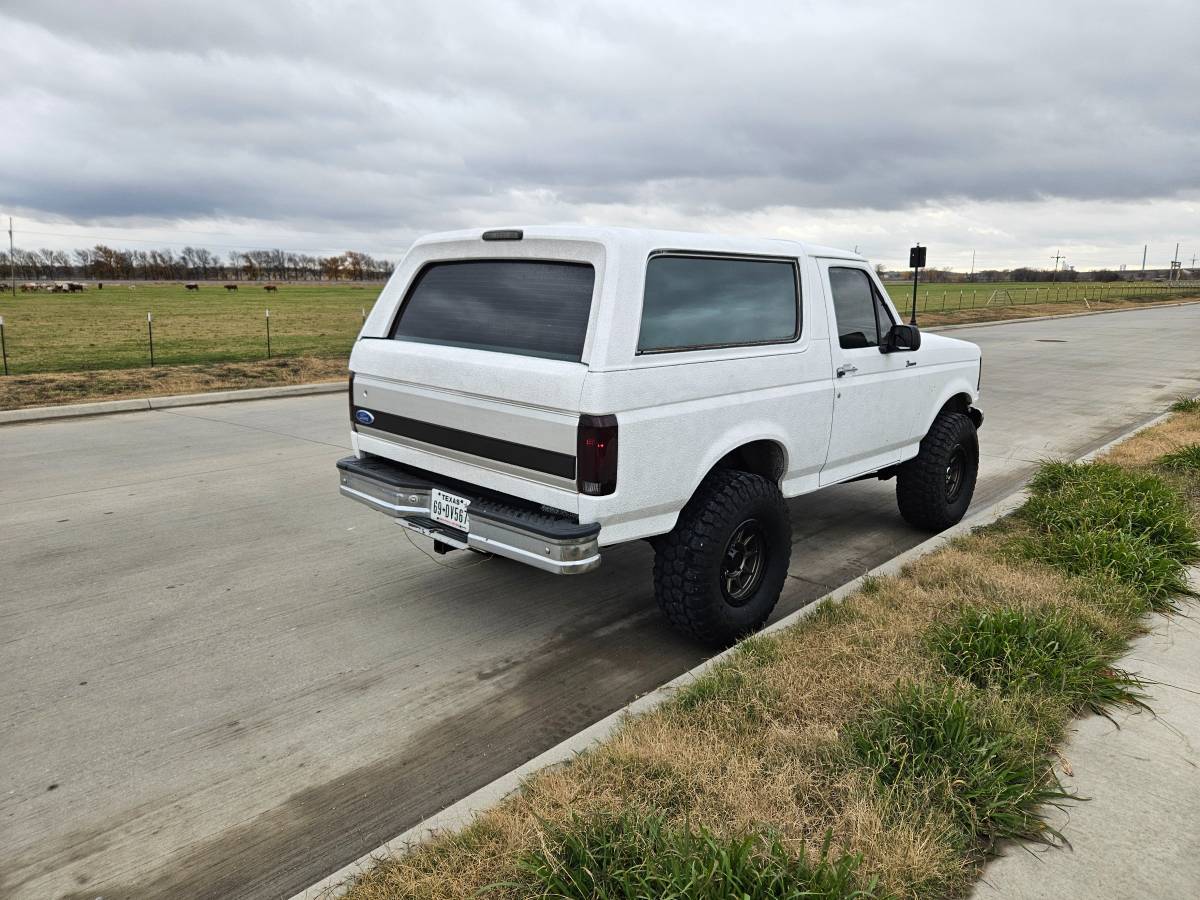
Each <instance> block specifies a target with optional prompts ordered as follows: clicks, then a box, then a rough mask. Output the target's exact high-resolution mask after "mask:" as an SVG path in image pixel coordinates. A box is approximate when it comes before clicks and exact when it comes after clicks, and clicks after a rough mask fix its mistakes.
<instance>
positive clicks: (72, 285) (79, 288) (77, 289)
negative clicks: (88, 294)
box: [67, 281, 83, 294]
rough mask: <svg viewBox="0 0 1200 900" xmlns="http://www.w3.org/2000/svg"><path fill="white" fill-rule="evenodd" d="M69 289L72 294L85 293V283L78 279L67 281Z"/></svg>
mask: <svg viewBox="0 0 1200 900" xmlns="http://www.w3.org/2000/svg"><path fill="white" fill-rule="evenodd" d="M67 290H68V291H70V292H71V293H72V294H80V293H83V285H82V284H80V283H79V282H78V281H68V282H67Z"/></svg>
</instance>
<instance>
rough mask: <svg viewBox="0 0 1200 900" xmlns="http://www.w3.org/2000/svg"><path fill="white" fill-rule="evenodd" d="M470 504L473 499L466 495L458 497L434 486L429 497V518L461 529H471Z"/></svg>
mask: <svg viewBox="0 0 1200 900" xmlns="http://www.w3.org/2000/svg"><path fill="white" fill-rule="evenodd" d="M470 505H471V501H470V500H468V499H466V498H465V497H456V496H454V494H447V493H446V492H445V491H439V490H438V489H437V488H434V489H433V493H432V495H431V496H430V498H429V518H431V519H433V521H435V522H440V523H441V524H443V525H449V526H450V527H451V528H457V529H458V530H459V531H470V530H471V519H470V517H469V516H468V515H467V507H468V506H470Z"/></svg>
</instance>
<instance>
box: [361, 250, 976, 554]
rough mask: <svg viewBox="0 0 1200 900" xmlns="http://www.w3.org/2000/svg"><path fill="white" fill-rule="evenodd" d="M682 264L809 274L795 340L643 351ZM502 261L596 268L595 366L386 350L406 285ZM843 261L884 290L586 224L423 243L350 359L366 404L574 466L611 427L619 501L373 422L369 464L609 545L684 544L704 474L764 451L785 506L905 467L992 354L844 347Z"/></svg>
mask: <svg viewBox="0 0 1200 900" xmlns="http://www.w3.org/2000/svg"><path fill="white" fill-rule="evenodd" d="M671 250H678V251H688V252H690V253H696V254H706V253H711V254H720V255H739V256H756V257H757V256H765V257H771V258H773V259H779V258H784V259H786V260H795V262H796V265H797V266H798V269H799V277H800V298H801V299H800V302H801V330H800V336H799V338H798V339H796V340H794V341H787V342H780V343H771V344H762V345H755V346H741V347H724V348H712V349H699V350H683V351H677V352H657V353H647V354H641V355H639V354H638V352H637V342H638V333H639V327H640V322H641V308H642V297H643V290H644V287H645V277H646V263H647V259H648V258H649V257H650V256H651V255H652V254H654V253H656V252H661V251H671ZM491 258H497V259H531V260H552V261H554V260H561V261H571V262H586V263H589V264H591V265H592V266H593V268H594V270H595V287H594V293H593V298H592V306H591V312H590V318H589V320H588V321H589V324H588V330H587V336H586V339H585V342H584V346H583V353H582V360H581V361H579V362H563V361H559V360H549V359H541V358H533V357H527V356H520V355H514V354H508V353H499V352H491V351H485V350H475V349H464V348H460V347H448V346H441V345H433V344H423V343H414V342H410V341H399V340H391V339H389V338H388V335H389V334H390V333H391V328H392V323H393V321H394V320H395V318H396V315H397V312H398V311H399V308H400V306H401V304H402V302H403V300H404V297H405V295H406V291H407V289H408V286H409V285H410V283H411V282H412V280H413V278H414V277H415V276H416V275H417V274H418V273H419V272H420V271H421V270H422V268H423V267H424V266H425V265H426V264H428V263H430V262H435V261H453V260H472V259H491ZM831 261H835V262H836V263H837V265H839V266H849V267H855V268H858V267H861V268H863V269H864V270H865V271H867V272H868V273H869V274H870V277H871V278H872V279H873V280H875V275H874V273H873V272H871V271H870V267H869V266H868V265H867V263H866V261H865V260H864V259H863V258H862V257H860V256H857V255H856V254H853V253H844V252H840V251H835V250H829V249H827V248H819V247H812V246H810V245H806V244H803V243H800V242H796V241H783V240H760V239H749V238H729V237H721V236H716V235H698V234H685V233H678V232H656V231H642V230H631V229H609V228H587V227H537V228H526V229H524V238H523V239H522V240H515V241H483V240H481V239H480V232H479V231H470V232H456V233H451V234H442V235H433V236H431V237H428V238H424V239H422V240H420V241H418V242H417V243H416V244H415V245H414V246H413V248H412V249H411V250H410V251H409V253H408V254H407V256H406V257H405V259H404V260H403V262H402V263H401V265H400V266H399V267H398V268H397V270H396V272H395V274H394V275H393V277H392V279H391V281H390V282H389V283H388V285H387V287H386V288H385V289H384V291H383V292H382V293H381V295H380V297H379V300H378V301H377V303H376V305H375V307H374V309H373V310H372V312H371V315H370V317H369V318H368V319H367V321H366V323H365V324H364V326H363V330H362V334H361V335H360V340H359V341H358V342H357V343H356V345H355V348H354V351H353V354H352V356H351V360H350V368H351V370H352V371H353V372H354V373H355V396H354V399H353V402H354V403H355V404H357V405H360V406H364V407H369V408H370V409H372V410H375V411H378V412H383V413H387V414H390V415H392V416H400V417H403V418H404V419H405V420H413V421H416V422H418V423H422V426H424V425H429V426H435V427H439V428H443V429H453V430H454V431H455V432H456V433H462V434H465V435H468V436H471V435H482V436H485V437H486V438H488V439H494V440H496V441H501V442H505V444H504V446H506V447H507V446H508V445H514V446H517V445H519V447H518V450H520V451H523V450H524V449H528V448H532V450H533V451H534V452H539V453H540V452H546V453H550V454H557V455H558V456H557V457H556V458H562V457H568V456H573V454H574V452H575V441H576V429H577V425H578V421H579V416H580V414H592V415H597V416H600V415H614V416H616V419H617V422H618V434H619V437H618V469H617V482H616V490H615V492H613V493H611V494H609V495H607V496H589V495H586V494H581V493H578V492H577V491H576V489H575V483H574V478H573V477H568V476H567V475H565V474H563V473H561V472H560V473H559V474H550V473H547V472H546V471H538V470H535V469H530V468H525V467H524V466H523V465H521V464H520V462H521V460H520V459H518V461H517V462H513V459H512V458H509V459H506V460H500V459H497V458H490V459H489V458H484V457H481V456H478V455H476V454H474V453H473V452H470V451H469V450H463V449H461V446H462V445H460V446H459V448H457V449H455V448H450V447H448V446H445V443H447V442H441V443H439V442H438V441H437V440H434V441H427V440H421V439H417V438H414V437H411V436H406V437H397V436H395V435H393V434H388V433H387V432H385V431H380V430H377V429H373V428H371V427H365V426H362V425H360V426H358V429H359V430H358V431H357V432H356V434H355V435H354V448H355V451H356V453H358V454H359V455H360V456H361V455H363V454H372V455H376V456H382V457H386V458H389V459H393V460H396V461H398V462H402V463H406V464H408V465H411V466H415V467H417V468H420V469H423V470H425V471H427V472H430V473H433V474H435V475H440V476H442V477H446V478H452V479H457V480H459V481H463V482H466V483H469V484H474V485H478V486H480V487H483V488H487V489H490V490H493V491H499V492H501V493H503V494H508V495H511V496H513V497H517V498H521V499H523V500H529V501H533V502H535V503H539V504H544V505H547V506H551V507H554V508H556V509H560V510H565V511H566V512H568V513H572V514H575V515H577V516H578V518H579V521H580V522H581V523H590V522H598V523H599V524H600V526H601V530H600V536H599V543H600V544H601V545H611V544H615V543H620V542H623V541H628V540H634V539H638V538H644V537H650V536H653V535H656V534H662V533H665V532H667V531H669V530H671V528H672V527H673V526H674V524H675V521H676V519H677V517H678V514H679V512H680V510H681V509H682V508H683V506H684V504H686V502H687V501H688V499H689V498H690V497H691V496H692V494H693V492H694V491H695V490H696V487H697V486H698V485H699V484H700V482H701V481H702V480H703V479H704V477H705V475H706V474H707V473H708V472H709V471H711V469H712V468H713V467H714V466H715V465H716V464H717V463H718V462H719V461H720V460H721V459H722V458H723V457H725V456H726V455H727V454H729V453H731V452H732V451H735V450H737V449H738V448H739V447H742V446H744V445H746V444H749V443H751V442H755V441H769V442H772V443H773V444H774V445H775V446H776V447H777V448H778V451H779V452H780V454H781V457H782V466H781V468H780V470H779V472H778V480H779V484H780V487H781V490H782V491H783V493H784V495H785V496H795V495H798V494H803V493H806V492H808V491H812V490H816V489H817V488H818V487H822V486H824V485H827V484H833V483H836V482H839V481H844V480H847V479H849V478H854V477H856V476H860V475H863V474H868V473H872V472H875V471H877V470H879V469H881V468H885V467H887V466H891V465H894V464H896V463H899V462H901V461H903V460H905V459H908V458H910V457H912V456H914V455H915V454H916V452H917V449H918V445H919V442H920V440H921V437H922V436H923V435H924V434H925V432H926V430H927V429H928V427H929V425H930V424H931V423H932V421H933V419H934V417H935V416H936V415H937V413H938V411H939V410H940V409H941V408H942V406H943V405H944V404H945V403H946V402H947V401H949V400H951V399H952V398H956V397H959V398H963V399H965V401H966V402H968V403H974V402H975V400H976V392H977V384H978V373H979V350H978V348H977V347H975V345H973V344H969V343H967V342H964V341H957V340H952V339H949V338H944V337H938V336H934V335H925V336H924V337H923V341H922V346H921V347H920V349H919V350H917V351H913V352H895V353H881V352H880V351H879V349H878V348H877V347H865V348H861V349H842V348H841V347H840V346H839V343H838V339H837V336H836V335H837V329H836V313H835V309H834V305H833V300H832V297H831V291H830V286H829V281H828V278H827V274H826V271H827V268H828V266H829V264H830V262H831ZM876 285H877V287H878V290H879V291H880V293H881V294H882V296H883V297H884V298H886V296H887V295H886V292H884V291H883V289H882V286H881V285H878V284H877V280H876ZM889 309H890V310H891V314H892V316H893V318H894V319H895V320H896V321H902V319H901V318H900V317H899V316H898V315H897V314H896V312H895V310H894V309H892V308H891V307H890V304H889ZM846 364H849V365H852V366H853V367H854V369H855V371H853V372H850V373H848V374H846V375H844V376H842V377H838V376H837V375H836V370H837V369H838V367H839V366H843V365H846ZM514 458H516V457H514Z"/></svg>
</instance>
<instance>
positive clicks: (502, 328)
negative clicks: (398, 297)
mask: <svg viewBox="0 0 1200 900" xmlns="http://www.w3.org/2000/svg"><path fill="white" fill-rule="evenodd" d="M595 282H596V271H595V269H594V268H593V267H592V266H591V265H590V264H588V263H572V262H551V261H538V260H523V259H499V260H456V261H453V262H436V263H430V264H428V265H427V266H425V268H423V269H422V270H421V271H420V273H419V274H418V275H417V277H416V279H415V280H414V281H413V284H412V286H411V287H410V288H409V290H408V294H407V295H406V296H405V298H404V303H403V304H402V305H401V307H400V312H399V314H398V315H397V317H396V322H395V324H394V325H393V326H392V332H391V337H392V339H393V340H402V341H416V342H418V343H424V344H441V345H444V346H447V347H466V348H469V349H473V350H491V351H493V352H496V353H513V354H517V355H520V356H537V357H542V358H545V359H562V360H570V361H574V362H578V361H580V359H582V357H583V342H584V339H585V338H586V337H587V326H588V317H589V316H590V314H591V308H592V290H593V287H594V286H595Z"/></svg>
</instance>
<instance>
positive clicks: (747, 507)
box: [654, 469, 792, 646]
mask: <svg viewBox="0 0 1200 900" xmlns="http://www.w3.org/2000/svg"><path fill="white" fill-rule="evenodd" d="M791 552H792V525H791V520H790V519H789V518H788V512H787V506H786V505H785V503H784V501H783V495H782V494H780V492H779V487H778V486H777V485H776V484H774V483H773V482H771V481H768V480H767V479H766V478H763V477H761V476H759V475H751V474H750V473H748V472H740V471H736V470H733V469H718V470H717V471H716V472H713V473H712V474H711V475H709V476H708V478H706V479H705V481H704V483H703V484H702V485H701V486H700V488H699V490H697V491H696V495H695V496H694V497H692V499H691V500H690V501H688V504H687V506H685V507H684V508H683V511H682V512H681V513H680V514H679V521H678V523H677V524H676V525H675V528H674V530H673V531H671V533H670V534H667V535H664V536H663V537H662V538H660V539H659V540H658V541H657V542H656V544H655V556H654V593H655V596H656V598H657V599H658V604H659V606H660V607H662V610H663V612H664V613H665V614H666V616H667V618H668V619H669V620H670V621H671V624H672V625H674V626H675V627H676V628H678V629H680V630H681V631H683V632H685V633H686V634H689V635H691V636H692V637H694V638H696V639H698V640H700V641H703V642H704V643H706V644H711V645H714V646H726V645H728V644H730V643H732V642H734V641H736V640H737V639H738V638H740V637H742V636H743V635H746V634H749V633H750V632H752V631H755V630H757V629H759V628H761V627H762V626H763V624H765V623H766V621H767V618H768V617H769V616H770V615H771V612H772V610H774V609H775V604H776V603H777V602H778V601H779V592H780V591H781V590H782V588H783V581H784V579H785V578H786V577H787V569H788V562H789V560H790V559H791Z"/></svg>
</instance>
